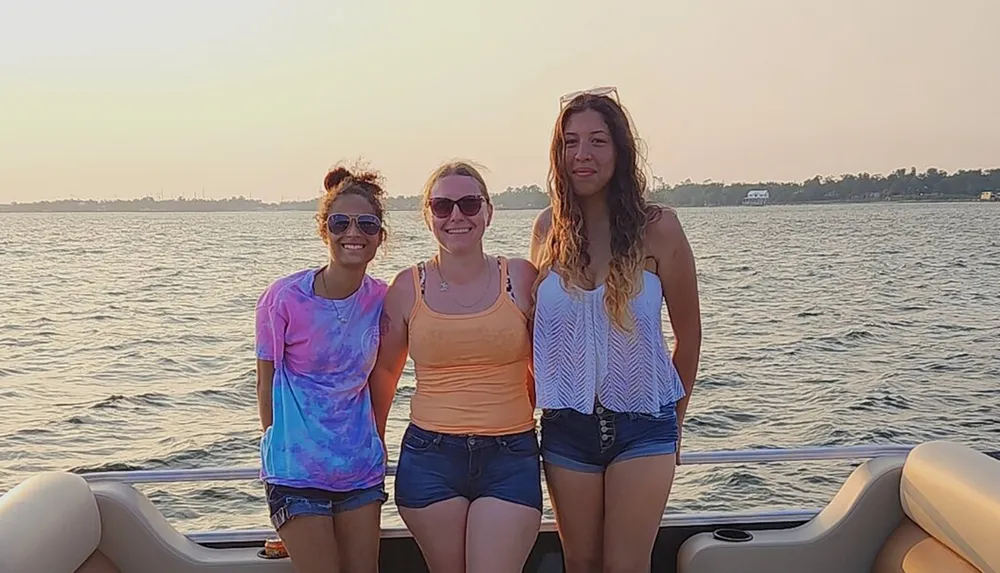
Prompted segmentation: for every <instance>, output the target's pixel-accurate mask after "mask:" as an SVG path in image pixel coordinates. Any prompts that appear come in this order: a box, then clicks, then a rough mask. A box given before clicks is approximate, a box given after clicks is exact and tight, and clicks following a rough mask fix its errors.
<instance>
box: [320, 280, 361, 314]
mask: <svg viewBox="0 0 1000 573" xmlns="http://www.w3.org/2000/svg"><path fill="white" fill-rule="evenodd" d="M325 270H326V269H324V270H322V271H320V272H319V280H320V281H322V282H323V290H324V291H326V293H327V294H330V289H329V288H328V287H327V286H326V273H325V272H324V271H325ZM348 298H349V297H348ZM328 300H329V301H330V303H331V304H333V310H334V312H336V313H337V320H339V321H340V323H341V324H347V321H348V320H350V319H351V316H352V315H353V314H354V305H353V304H352V305H351V312H350V314H348V315H347V316H344V315H343V314H341V313H340V307H339V306H337V301H336V300H334V299H332V298H331V299H328Z"/></svg>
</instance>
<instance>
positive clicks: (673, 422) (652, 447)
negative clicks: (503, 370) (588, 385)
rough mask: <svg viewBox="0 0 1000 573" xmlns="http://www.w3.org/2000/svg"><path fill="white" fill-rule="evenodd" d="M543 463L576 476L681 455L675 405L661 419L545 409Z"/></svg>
mask: <svg viewBox="0 0 1000 573" xmlns="http://www.w3.org/2000/svg"><path fill="white" fill-rule="evenodd" d="M541 425H542V459H543V460H544V461H545V462H546V463H550V464H553V465H555V466H559V467H562V468H566V469H569V470H573V471H578V472H589V473H599V472H602V471H604V470H605V469H607V467H608V466H609V465H611V464H612V463H614V462H620V461H623V460H630V459H633V458H641V457H645V456H658V455H665V454H674V453H677V437H678V429H677V409H676V404H674V403H671V404H667V405H665V406H663V407H661V408H660V411H659V413H657V414H643V413H637V412H624V413H623V412H613V411H611V410H609V409H607V408H605V407H603V406H601V405H600V404H598V405H597V406H596V407H595V409H594V413H592V414H581V413H580V412H577V411H576V410H573V409H572V408H560V409H556V410H549V409H545V410H542V424H541Z"/></svg>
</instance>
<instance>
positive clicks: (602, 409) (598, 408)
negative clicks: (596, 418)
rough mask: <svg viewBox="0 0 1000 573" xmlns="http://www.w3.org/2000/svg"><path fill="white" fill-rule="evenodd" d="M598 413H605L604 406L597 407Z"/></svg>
mask: <svg viewBox="0 0 1000 573" xmlns="http://www.w3.org/2000/svg"><path fill="white" fill-rule="evenodd" d="M597 413H598V414H603V413H604V408H602V407H600V406H598V407H597Z"/></svg>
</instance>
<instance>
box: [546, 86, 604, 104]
mask: <svg viewBox="0 0 1000 573" xmlns="http://www.w3.org/2000/svg"><path fill="white" fill-rule="evenodd" d="M584 95H589V96H594V97H605V96H612V95H613V96H615V97H614V100H615V101H618V88H616V87H614V86H604V87H600V88H591V89H589V90H580V91H578V92H571V93H568V94H565V95H562V96H560V97H559V107H560V108H563V107H566V104H568V103H570V102H571V101H573V100H575V99H576V98H578V97H580V96H584Z"/></svg>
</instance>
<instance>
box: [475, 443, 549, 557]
mask: <svg viewBox="0 0 1000 573" xmlns="http://www.w3.org/2000/svg"><path fill="white" fill-rule="evenodd" d="M483 444H484V445H483V447H482V448H481V449H480V450H479V452H478V456H477V457H478V467H477V468H475V471H474V473H475V474H477V475H478V478H477V479H476V480H475V482H474V483H475V485H476V487H475V491H476V494H475V495H476V499H475V501H473V502H472V506H471V507H470V508H469V523H468V527H467V529H466V533H465V536H466V540H465V563H466V570H467V571H469V573H472V572H473V571H476V572H478V571H483V572H485V573H494V572H495V573H518V572H520V571H521V570H522V569H523V568H524V563H525V561H527V560H528V555H530V554H531V548H532V547H533V546H534V545H535V539H537V538H538V528H539V526H540V525H541V523H542V462H541V460H540V459H539V452H538V434H537V433H536V432H535V431H534V430H531V431H527V432H521V433H518V434H513V435H507V436H499V437H495V438H489V439H487V440H485V441H484V442H483Z"/></svg>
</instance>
